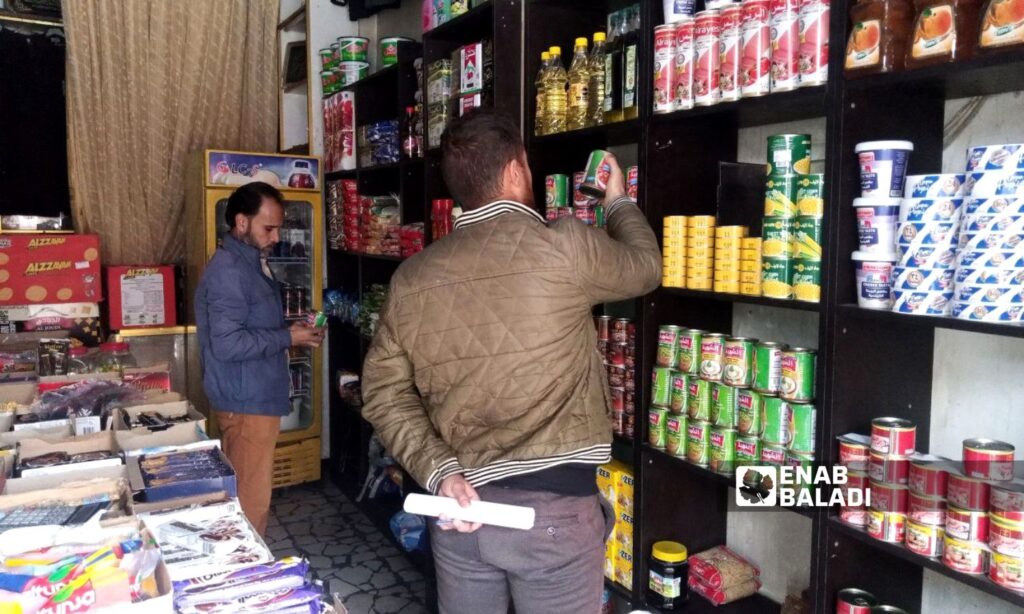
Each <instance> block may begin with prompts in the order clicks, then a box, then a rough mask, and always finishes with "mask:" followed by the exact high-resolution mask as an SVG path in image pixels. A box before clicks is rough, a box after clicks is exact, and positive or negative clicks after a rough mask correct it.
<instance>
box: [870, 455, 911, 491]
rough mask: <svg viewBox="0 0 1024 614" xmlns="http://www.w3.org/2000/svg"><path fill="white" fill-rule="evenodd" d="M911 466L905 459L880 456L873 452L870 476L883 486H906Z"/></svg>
mask: <svg viewBox="0 0 1024 614" xmlns="http://www.w3.org/2000/svg"><path fill="white" fill-rule="evenodd" d="M909 465H910V463H908V462H907V459H906V458H905V457H902V456H889V455H886V454H879V453H878V452H875V451H874V450H872V451H871V453H870V458H869V460H868V475H869V476H871V479H872V480H874V481H875V482H882V483H883V484H906V483H907V475H908V474H909V469H910V468H909Z"/></svg>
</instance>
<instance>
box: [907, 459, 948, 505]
mask: <svg viewBox="0 0 1024 614" xmlns="http://www.w3.org/2000/svg"><path fill="white" fill-rule="evenodd" d="M948 480H949V472H948V471H946V470H945V469H943V468H942V465H939V464H936V463H935V462H934V461H926V460H921V459H914V460H912V461H910V473H909V479H908V482H907V484H908V486H910V491H911V492H914V493H917V494H919V495H924V496H927V497H942V498H945V497H946V484H947V483H948Z"/></svg>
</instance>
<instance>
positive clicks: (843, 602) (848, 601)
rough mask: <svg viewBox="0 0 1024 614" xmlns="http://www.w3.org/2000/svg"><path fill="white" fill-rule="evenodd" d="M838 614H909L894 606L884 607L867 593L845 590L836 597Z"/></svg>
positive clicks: (851, 589)
mask: <svg viewBox="0 0 1024 614" xmlns="http://www.w3.org/2000/svg"><path fill="white" fill-rule="evenodd" d="M836 614H907V612H906V610H903V609H901V608H898V607H896V606H894V605H883V604H880V603H878V599H876V598H875V596H874V595H872V594H871V593H869V592H867V591H863V590H861V589H859V588H844V589H842V590H840V591H839V595H838V596H837V597H836Z"/></svg>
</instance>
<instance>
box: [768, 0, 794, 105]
mask: <svg viewBox="0 0 1024 614" xmlns="http://www.w3.org/2000/svg"><path fill="white" fill-rule="evenodd" d="M770 20H771V21H770V24H771V35H772V41H771V45H772V92H786V91H790V90H795V89H796V88H798V87H800V65H799V49H798V47H799V45H800V12H799V9H798V7H797V0H772V8H771V17H770Z"/></svg>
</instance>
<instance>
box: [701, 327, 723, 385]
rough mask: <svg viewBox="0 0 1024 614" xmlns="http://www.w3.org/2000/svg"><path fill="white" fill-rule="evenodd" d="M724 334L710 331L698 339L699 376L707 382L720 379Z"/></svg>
mask: <svg viewBox="0 0 1024 614" xmlns="http://www.w3.org/2000/svg"><path fill="white" fill-rule="evenodd" d="M724 357H725V335H722V334H720V333H711V334H710V335H704V336H703V338H702V339H701V340H700V377H701V379H706V380H708V381H709V382H720V381H722V359H723V358H724Z"/></svg>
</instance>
